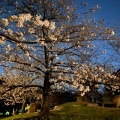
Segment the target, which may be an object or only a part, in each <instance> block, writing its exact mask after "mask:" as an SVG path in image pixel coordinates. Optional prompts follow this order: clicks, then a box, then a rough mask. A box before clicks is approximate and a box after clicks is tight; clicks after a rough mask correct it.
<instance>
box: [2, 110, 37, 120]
mask: <svg viewBox="0 0 120 120" xmlns="http://www.w3.org/2000/svg"><path fill="white" fill-rule="evenodd" d="M36 116H38V113H37V112H35V113H31V114H28V113H23V114H18V115H14V116H10V117H6V118H3V119H0V120H17V119H18V120H24V119H25V118H33V117H36Z"/></svg>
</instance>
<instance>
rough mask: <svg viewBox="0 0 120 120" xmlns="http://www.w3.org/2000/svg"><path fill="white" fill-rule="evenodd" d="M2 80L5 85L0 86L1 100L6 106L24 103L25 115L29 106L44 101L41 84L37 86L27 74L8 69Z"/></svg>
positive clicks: (22, 110)
mask: <svg viewBox="0 0 120 120" xmlns="http://www.w3.org/2000/svg"><path fill="white" fill-rule="evenodd" d="M1 79H4V83H3V84H2V85H1V86H0V92H1V93H2V94H1V97H0V98H1V99H4V103H5V105H16V104H17V103H22V106H21V108H22V109H21V112H22V113H23V112H24V111H25V107H26V105H27V104H30V103H32V102H36V100H39V101H40V100H41V99H42V98H41V95H42V93H41V90H40V89H39V84H38V83H37V84H36V83H35V81H33V79H32V78H31V76H29V75H28V74H26V73H25V72H24V73H23V72H22V71H15V70H13V69H9V70H8V69H7V70H4V72H3V75H2V76H1Z"/></svg>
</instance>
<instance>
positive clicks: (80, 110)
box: [1, 102, 120, 120]
mask: <svg viewBox="0 0 120 120" xmlns="http://www.w3.org/2000/svg"><path fill="white" fill-rule="evenodd" d="M58 108H59V110H51V111H50V120H120V108H105V107H88V106H86V103H77V102H71V103H65V104H62V105H60V106H59V107H58ZM37 115H38V113H34V114H28V113H25V114H20V115H15V116H12V117H8V118H6V119H5V118H4V119H1V120H17V118H18V120H24V119H25V118H28V117H29V118H31V117H32V116H37ZM20 118H21V119H20ZM33 120H34V119H33Z"/></svg>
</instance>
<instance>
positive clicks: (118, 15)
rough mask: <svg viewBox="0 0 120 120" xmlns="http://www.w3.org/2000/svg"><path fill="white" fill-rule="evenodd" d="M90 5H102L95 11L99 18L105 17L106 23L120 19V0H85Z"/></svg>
mask: <svg viewBox="0 0 120 120" xmlns="http://www.w3.org/2000/svg"><path fill="white" fill-rule="evenodd" d="M85 1H86V2H87V3H88V6H96V5H99V6H100V7H101V9H100V10H98V11H97V12H96V13H95V17H96V18H98V19H105V21H106V23H107V22H109V23H110V24H111V23H113V22H114V23H115V22H116V21H119V19H120V0H85Z"/></svg>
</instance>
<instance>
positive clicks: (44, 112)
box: [40, 72, 50, 120]
mask: <svg viewBox="0 0 120 120" xmlns="http://www.w3.org/2000/svg"><path fill="white" fill-rule="evenodd" d="M49 90H50V83H49V72H46V75H45V80H44V88H43V102H42V107H41V112H40V116H41V118H42V120H48V117H49Z"/></svg>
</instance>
